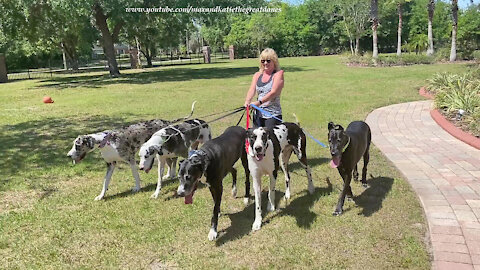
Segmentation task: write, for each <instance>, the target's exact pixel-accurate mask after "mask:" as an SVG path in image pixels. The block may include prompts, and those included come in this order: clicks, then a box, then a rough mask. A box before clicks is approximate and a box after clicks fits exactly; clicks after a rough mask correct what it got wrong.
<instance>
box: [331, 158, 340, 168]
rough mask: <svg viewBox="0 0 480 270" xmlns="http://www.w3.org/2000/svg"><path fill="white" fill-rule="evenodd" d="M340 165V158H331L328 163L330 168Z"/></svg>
mask: <svg viewBox="0 0 480 270" xmlns="http://www.w3.org/2000/svg"><path fill="white" fill-rule="evenodd" d="M338 165H340V157H333V158H332V160H331V161H330V167H332V168H337V167H338Z"/></svg>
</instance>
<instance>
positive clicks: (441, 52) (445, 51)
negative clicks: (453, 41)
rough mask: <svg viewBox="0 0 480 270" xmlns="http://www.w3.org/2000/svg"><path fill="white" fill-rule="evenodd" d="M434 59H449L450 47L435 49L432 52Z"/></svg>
mask: <svg viewBox="0 0 480 270" xmlns="http://www.w3.org/2000/svg"><path fill="white" fill-rule="evenodd" d="M434 57H435V60H437V61H448V60H450V47H442V48H439V49H437V50H436V51H435V54H434Z"/></svg>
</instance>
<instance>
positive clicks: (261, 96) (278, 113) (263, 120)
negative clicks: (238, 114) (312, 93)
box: [245, 48, 283, 127]
mask: <svg viewBox="0 0 480 270" xmlns="http://www.w3.org/2000/svg"><path fill="white" fill-rule="evenodd" d="M259 62H260V70H259V71H258V72H256V73H255V74H254V75H253V78H252V83H251V85H250V89H248V92H247V96H246V98H245V107H246V106H247V105H250V104H253V105H256V106H258V107H260V108H262V109H264V110H265V111H267V112H268V113H269V114H268V115H262V114H261V113H260V112H259V111H257V112H256V114H255V118H254V124H255V125H256V126H257V127H274V126H275V125H278V124H280V123H281V121H279V120H277V119H275V118H273V117H272V115H273V116H275V117H276V118H279V119H282V107H281V106H280V94H281V93H282V89H283V70H280V65H279V63H278V56H277V53H275V51H274V50H273V49H270V48H266V49H265V50H263V52H262V53H261V54H260V58H259ZM255 93H257V94H258V99H257V101H255V102H252V103H251V101H252V98H253V96H254V95H255Z"/></svg>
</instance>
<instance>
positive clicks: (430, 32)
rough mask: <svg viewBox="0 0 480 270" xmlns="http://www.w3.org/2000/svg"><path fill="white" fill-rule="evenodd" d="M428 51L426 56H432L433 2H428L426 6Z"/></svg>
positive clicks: (432, 0)
mask: <svg viewBox="0 0 480 270" xmlns="http://www.w3.org/2000/svg"><path fill="white" fill-rule="evenodd" d="M427 9H428V50H427V55H432V54H433V30H432V21H433V12H434V11H435V0H429V1H428V5H427Z"/></svg>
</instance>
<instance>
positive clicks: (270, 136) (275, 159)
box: [247, 123, 315, 231]
mask: <svg viewBox="0 0 480 270" xmlns="http://www.w3.org/2000/svg"><path fill="white" fill-rule="evenodd" d="M247 137H248V142H249V147H248V155H247V156H248V168H249V169H250V173H251V174H252V178H253V190H254V192H255V221H254V223H253V226H252V230H253V231H256V230H259V229H260V227H261V225H262V210H261V191H262V188H261V184H262V176H263V175H268V176H270V188H269V191H268V201H269V202H268V204H267V211H274V210H275V204H274V202H275V184H276V179H277V172H278V168H279V166H281V168H282V170H283V172H284V174H285V186H286V190H285V199H287V200H288V199H289V198H290V174H289V172H288V161H289V159H290V156H291V154H292V152H294V153H295V154H296V155H297V157H298V159H299V161H300V164H301V165H302V166H303V167H304V168H305V171H306V173H307V178H308V191H309V193H310V194H313V192H314V190H315V187H314V185H313V181H312V173H311V171H310V168H309V166H308V164H307V151H306V146H307V139H306V136H305V133H304V132H303V130H302V129H301V128H300V126H299V125H297V124H295V123H282V124H280V125H276V126H275V127H274V128H273V129H269V128H265V127H259V128H255V129H253V128H252V129H249V130H248V131H247Z"/></svg>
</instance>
